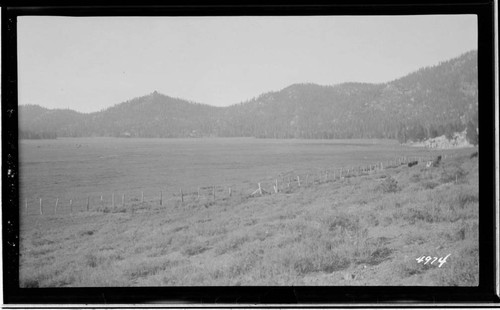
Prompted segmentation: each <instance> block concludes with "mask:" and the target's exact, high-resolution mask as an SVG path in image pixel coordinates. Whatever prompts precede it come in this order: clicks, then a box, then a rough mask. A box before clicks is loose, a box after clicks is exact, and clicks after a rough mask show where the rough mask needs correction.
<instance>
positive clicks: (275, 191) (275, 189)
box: [274, 179, 278, 194]
mask: <svg viewBox="0 0 500 310" xmlns="http://www.w3.org/2000/svg"><path fill="white" fill-rule="evenodd" d="M274 193H275V194H277V193H278V179H276V180H275V184H274Z"/></svg>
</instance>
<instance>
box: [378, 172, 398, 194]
mask: <svg viewBox="0 0 500 310" xmlns="http://www.w3.org/2000/svg"><path fill="white" fill-rule="evenodd" d="M377 189H378V190H379V191H381V192H383V193H386V194H388V193H396V192H399V191H400V190H401V188H400V187H399V185H398V181H396V180H395V179H394V178H393V177H391V176H389V177H387V178H385V180H384V181H382V183H380V184H379V186H378V187H377Z"/></svg>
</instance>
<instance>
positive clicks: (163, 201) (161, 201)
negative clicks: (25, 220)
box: [19, 154, 457, 216]
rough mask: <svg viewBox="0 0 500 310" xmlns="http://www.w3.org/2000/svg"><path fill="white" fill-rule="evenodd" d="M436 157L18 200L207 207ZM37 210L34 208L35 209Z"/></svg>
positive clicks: (88, 206)
mask: <svg viewBox="0 0 500 310" xmlns="http://www.w3.org/2000/svg"><path fill="white" fill-rule="evenodd" d="M456 155H457V154H444V155H442V157H441V158H442V159H447V158H453V157H455V156H456ZM435 158H436V156H435V155H434V156H431V155H426V156H411V157H407V156H402V157H398V158H396V159H394V160H387V161H381V162H376V163H373V164H368V165H357V166H352V165H350V166H346V167H341V168H333V169H321V170H320V171H319V172H306V173H302V174H296V173H294V172H293V171H289V172H286V173H281V174H279V175H278V176H277V177H275V178H268V179H265V180H263V181H260V182H257V183H256V184H255V187H254V188H250V187H248V186H246V187H243V185H240V186H236V185H234V184H233V185H205V186H199V187H197V188H196V189H188V190H187V189H183V188H181V187H179V189H178V191H175V192H174V191H172V190H171V191H168V190H167V189H156V190H151V189H150V190H148V191H146V194H145V191H144V190H132V191H124V190H121V191H118V190H117V191H113V192H111V193H109V192H108V193H107V194H105V193H103V194H101V195H97V196H96V195H95V194H94V195H87V196H85V197H76V198H75V197H73V198H68V197H65V196H61V197H55V198H45V199H44V198H42V197H40V198H38V199H37V200H36V201H33V200H31V201H29V200H28V199H24V201H20V202H19V203H20V209H21V208H22V207H23V203H24V210H23V211H24V212H22V213H24V214H25V215H40V216H43V215H58V214H73V213H77V212H103V213H108V212H126V211H131V212H134V211H140V210H144V209H146V210H147V209H148V208H150V207H153V206H157V207H163V208H167V207H168V206H169V205H172V204H175V205H178V204H180V205H181V206H182V205H185V204H205V206H208V205H210V204H213V203H215V202H217V201H220V200H221V199H229V198H231V197H233V196H245V197H248V198H251V197H259V196H264V195H270V194H279V193H291V192H293V191H294V190H297V189H299V188H303V187H310V186H313V185H318V184H323V183H328V182H336V181H339V180H344V179H347V178H353V177H360V176H366V175H370V174H373V173H375V172H380V171H383V170H387V169H393V168H397V167H400V166H403V165H408V166H410V167H411V166H413V165H419V164H426V165H427V166H429V163H430V162H432V161H433V160H435ZM35 208H36V209H35Z"/></svg>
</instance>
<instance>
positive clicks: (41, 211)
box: [40, 198, 43, 215]
mask: <svg viewBox="0 0 500 310" xmlns="http://www.w3.org/2000/svg"><path fill="white" fill-rule="evenodd" d="M40 215H43V210H42V198H40Z"/></svg>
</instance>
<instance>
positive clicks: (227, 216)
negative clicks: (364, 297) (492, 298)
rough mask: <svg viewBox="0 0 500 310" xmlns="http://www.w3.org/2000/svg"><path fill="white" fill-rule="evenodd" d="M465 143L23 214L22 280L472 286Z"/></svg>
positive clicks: (474, 217)
mask: <svg viewBox="0 0 500 310" xmlns="http://www.w3.org/2000/svg"><path fill="white" fill-rule="evenodd" d="M474 151H475V150H474V149H464V150H461V151H460V154H461V155H460V156H457V157H455V158H451V159H450V158H448V159H446V160H444V162H443V163H442V164H441V165H440V166H439V167H430V168H427V167H425V165H423V164H422V163H421V164H419V165H417V166H413V167H411V168H409V167H408V166H406V165H405V166H398V167H395V168H388V169H384V170H382V171H377V172H374V173H372V174H367V175H363V176H358V177H355V178H345V179H343V180H336V181H329V182H316V183H315V184H312V183H311V182H309V184H308V185H305V184H302V187H300V188H298V187H297V184H292V185H291V188H288V187H285V188H282V190H281V192H280V193H278V194H272V195H265V196H263V197H255V198H250V197H247V196H240V195H233V196H232V197H231V198H228V197H226V198H225V199H224V200H219V201H217V202H216V203H212V202H209V201H204V202H200V203H196V202H191V203H185V204H181V203H180V202H177V203H176V204H175V205H169V206H162V207H160V206H158V205H157V204H154V205H150V204H148V203H144V204H142V205H141V204H140V203H139V202H136V203H135V204H134V207H133V209H130V208H126V209H125V208H116V209H111V208H109V207H106V208H104V209H102V210H100V211H104V212H105V213H104V214H103V213H102V212H96V211H94V212H90V213H77V214H74V215H73V216H68V215H67V214H64V215H57V216H46V217H39V216H30V217H27V218H22V223H21V242H20V244H21V248H20V253H21V256H20V277H21V279H20V281H21V286H22V287H36V286H41V287H51V286H128V285H132V286H137V285H139V286H140V285H152V286H156V285H461V286H464V285H465V286H470V285H477V284H478V266H479V264H478V207H479V201H478V200H479V198H478V186H479V185H478V159H477V157H474V158H470V156H469V155H470V154H471V153H472V152H474ZM448 254H450V255H449V256H448V258H447V261H446V263H444V264H443V265H442V266H441V267H438V266H437V263H433V264H431V263H430V262H429V263H427V264H424V262H421V263H418V262H417V261H416V259H417V258H419V257H421V256H430V257H431V259H432V260H433V259H434V257H436V259H437V258H441V257H446V256H447V255H448Z"/></svg>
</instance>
